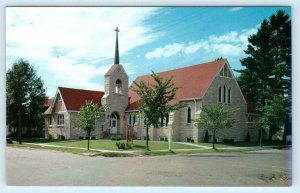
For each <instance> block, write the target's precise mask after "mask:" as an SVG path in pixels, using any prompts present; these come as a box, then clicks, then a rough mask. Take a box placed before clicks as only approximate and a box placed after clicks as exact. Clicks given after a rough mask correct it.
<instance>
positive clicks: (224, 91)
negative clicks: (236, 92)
mask: <svg viewBox="0 0 300 193" xmlns="http://www.w3.org/2000/svg"><path fill="white" fill-rule="evenodd" d="M223 103H226V86H225V85H224V89H223Z"/></svg>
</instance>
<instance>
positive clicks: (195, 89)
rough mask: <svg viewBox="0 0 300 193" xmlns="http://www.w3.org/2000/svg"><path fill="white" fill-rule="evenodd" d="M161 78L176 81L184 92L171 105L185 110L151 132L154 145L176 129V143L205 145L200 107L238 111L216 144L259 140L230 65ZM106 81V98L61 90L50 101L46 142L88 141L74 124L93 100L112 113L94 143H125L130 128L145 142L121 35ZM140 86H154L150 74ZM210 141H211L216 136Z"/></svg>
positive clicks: (249, 107) (107, 114)
mask: <svg viewBox="0 0 300 193" xmlns="http://www.w3.org/2000/svg"><path fill="white" fill-rule="evenodd" d="M149 71H150V70H149ZM157 74H158V75H159V76H161V77H165V78H168V77H170V76H173V80H172V81H173V83H175V85H176V86H178V87H181V88H180V89H179V90H178V91H177V93H176V96H175V99H174V100H173V101H171V103H172V104H176V103H184V104H186V107H184V108H182V109H180V110H178V111H174V112H171V113H169V115H167V116H166V117H165V119H164V121H163V125H161V127H159V128H153V127H150V129H149V138H150V140H163V141H165V140H167V139H168V136H169V133H170V129H172V140H174V141H185V142H190V141H194V142H202V141H203V140H204V136H205V133H206V129H204V128H197V127H196V126H195V124H194V122H193V120H195V119H197V118H199V117H201V114H202V111H201V107H203V106H204V105H210V104H216V103H223V104H225V105H226V106H228V108H237V109H238V110H237V111H236V112H235V113H234V115H233V117H234V118H235V119H236V120H237V122H236V123H235V124H234V125H233V127H231V128H229V129H223V130H217V132H216V138H217V140H218V141H219V142H221V141H224V140H233V141H245V139H246V136H247V135H250V138H251V140H252V141H257V140H258V129H257V128H255V127H253V120H254V119H255V117H257V116H258V113H257V111H255V108H254V106H253V103H252V102H251V100H250V99H249V98H247V97H245V96H244V95H243V93H242V91H241V89H240V87H239V85H238V82H237V81H236V79H235V77H234V75H233V72H232V70H231V68H230V65H229V63H228V61H227V60H226V59H219V60H215V61H211V62H207V63H203V64H197V65H192V66H188V67H184V68H179V69H174V70H169V71H164V72H159V73H157ZM104 76H105V84H104V85H105V86H104V91H103V92H102V91H91V90H82V89H75V88H65V87H58V89H57V92H56V94H55V96H54V97H53V98H51V99H50V100H49V101H48V108H47V110H46V111H45V113H44V115H45V131H46V132H45V133H46V137H47V138H49V137H52V138H63V139H65V138H66V139H82V138H85V133H84V132H82V131H80V130H78V129H76V128H75V125H74V122H75V120H76V117H77V115H78V112H79V109H80V107H81V106H82V105H83V104H84V103H85V102H86V101H88V100H90V101H93V102H94V103H97V104H99V105H107V106H108V107H109V108H108V110H107V111H106V112H105V115H104V116H103V119H101V120H99V122H98V123H97V125H96V128H95V130H94V131H93V132H92V133H91V136H92V137H93V138H95V139H102V138H110V137H112V136H116V135H120V136H122V137H124V136H125V135H126V129H127V128H128V126H131V127H132V128H133V135H134V138H136V139H141V140H144V139H146V125H145V124H144V119H143V116H142V114H141V112H140V111H139V100H140V99H139V96H138V95H137V94H136V93H135V92H133V90H132V89H131V88H130V87H129V85H128V75H127V73H126V71H125V69H124V68H123V66H122V64H120V62H119V47H118V29H116V47H115V60H114V64H113V65H112V66H111V67H110V69H109V70H108V71H107V72H106V74H105V75H104ZM135 81H136V82H140V81H143V82H150V83H151V82H152V81H153V80H152V77H151V74H148V75H144V76H138V77H137V78H136V80H135ZM248 133H249V134H248ZM209 138H210V140H211V139H212V137H211V133H209Z"/></svg>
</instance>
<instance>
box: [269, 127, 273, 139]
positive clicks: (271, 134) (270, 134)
mask: <svg viewBox="0 0 300 193" xmlns="http://www.w3.org/2000/svg"><path fill="white" fill-rule="evenodd" d="M272 128H273V126H272V124H271V125H270V128H269V139H268V140H269V141H270V142H271V141H272V137H273V130H272Z"/></svg>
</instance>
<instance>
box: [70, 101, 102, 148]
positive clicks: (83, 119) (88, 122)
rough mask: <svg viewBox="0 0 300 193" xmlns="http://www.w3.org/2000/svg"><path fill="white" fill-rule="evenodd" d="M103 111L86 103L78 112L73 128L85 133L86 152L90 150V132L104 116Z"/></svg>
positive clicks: (95, 105)
mask: <svg viewBox="0 0 300 193" xmlns="http://www.w3.org/2000/svg"><path fill="white" fill-rule="evenodd" d="M104 111H105V107H103V106H102V107H99V106H98V105H97V104H94V103H93V102H92V101H86V103H85V104H84V105H82V106H81V108H80V110H79V113H78V117H77V119H76V121H75V127H76V128H77V129H79V130H84V131H85V132H86V136H87V138H88V145H87V150H90V137H91V132H92V131H94V129H95V127H96V124H97V122H98V121H99V120H100V118H101V116H104V113H103V112H104Z"/></svg>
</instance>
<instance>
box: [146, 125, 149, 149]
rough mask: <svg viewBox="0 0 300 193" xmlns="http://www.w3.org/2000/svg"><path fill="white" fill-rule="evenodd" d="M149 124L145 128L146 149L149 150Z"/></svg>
mask: <svg viewBox="0 0 300 193" xmlns="http://www.w3.org/2000/svg"><path fill="white" fill-rule="evenodd" d="M148 132H149V124H148V123H147V127H146V149H147V150H149V134H148Z"/></svg>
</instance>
